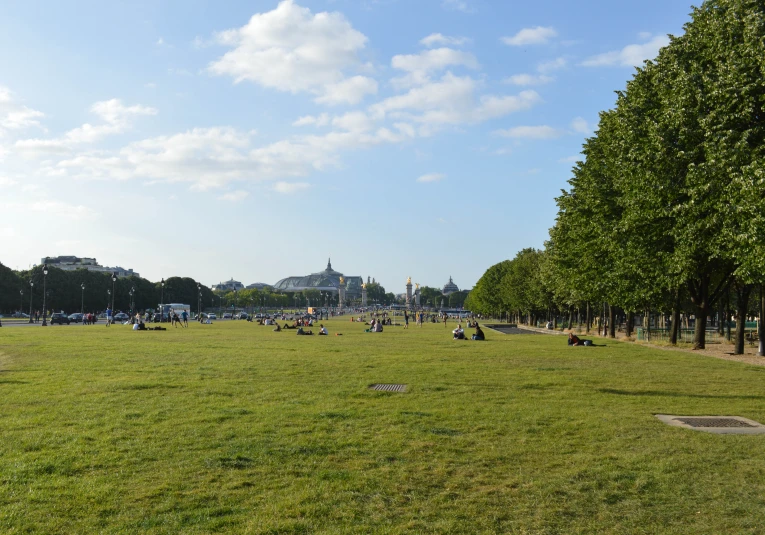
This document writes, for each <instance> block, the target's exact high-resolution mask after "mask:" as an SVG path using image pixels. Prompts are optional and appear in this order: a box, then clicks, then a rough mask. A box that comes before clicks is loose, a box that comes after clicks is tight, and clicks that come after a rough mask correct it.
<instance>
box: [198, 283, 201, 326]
mask: <svg viewBox="0 0 765 535" xmlns="http://www.w3.org/2000/svg"><path fill="white" fill-rule="evenodd" d="M197 290H199V297H198V298H197V320H199V319H200V318H201V317H202V285H201V284H199V283H197Z"/></svg>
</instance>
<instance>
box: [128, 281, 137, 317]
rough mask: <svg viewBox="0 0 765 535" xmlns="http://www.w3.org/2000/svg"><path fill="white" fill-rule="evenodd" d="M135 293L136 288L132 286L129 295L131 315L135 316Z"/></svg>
mask: <svg viewBox="0 0 765 535" xmlns="http://www.w3.org/2000/svg"><path fill="white" fill-rule="evenodd" d="M134 293H135V288H130V291H129V292H128V295H129V296H130V317H133V294H134Z"/></svg>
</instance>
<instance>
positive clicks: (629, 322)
mask: <svg viewBox="0 0 765 535" xmlns="http://www.w3.org/2000/svg"><path fill="white" fill-rule="evenodd" d="M634 322H635V313H634V312H632V311H631V310H630V311H629V312H627V324H626V325H625V326H624V332H625V333H626V334H627V338H629V337H630V336H632V324H633V323H634Z"/></svg>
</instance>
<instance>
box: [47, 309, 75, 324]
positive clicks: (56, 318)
mask: <svg viewBox="0 0 765 535" xmlns="http://www.w3.org/2000/svg"><path fill="white" fill-rule="evenodd" d="M54 323H58V324H59V325H63V324H64V323H66V324H67V325H69V324H70V323H71V321H69V316H67V315H66V314H64V313H63V312H54V313H53V314H51V315H50V324H51V325H53V324H54Z"/></svg>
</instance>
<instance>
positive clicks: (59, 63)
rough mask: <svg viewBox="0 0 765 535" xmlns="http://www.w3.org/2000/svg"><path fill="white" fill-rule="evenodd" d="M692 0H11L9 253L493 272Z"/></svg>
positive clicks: (0, 97)
mask: <svg viewBox="0 0 765 535" xmlns="http://www.w3.org/2000/svg"><path fill="white" fill-rule="evenodd" d="M689 11H690V4H689V3H688V0H621V1H619V2H613V1H612V0H582V1H579V2H571V1H569V0H537V1H535V2H526V1H523V2H522V1H520V0H409V1H405V0H283V1H281V2H277V1H276V0H269V1H264V0H249V1H227V2H212V1H203V0H183V1H180V0H178V1H164V2H162V1H155V0H151V1H140V0H133V1H130V2H103V1H100V0H98V1H95V0H94V1H86V0H81V1H73V2H48V1H36V0H29V1H27V2H5V3H3V5H2V7H0V50H3V53H2V54H0V262H2V263H4V264H5V265H7V266H10V267H12V268H16V269H26V268H28V267H29V266H30V265H32V264H34V263H38V262H39V261H40V258H41V257H43V256H53V255H63V254H71V255H78V256H88V257H96V258H97V259H98V260H99V262H100V263H102V264H105V265H110V266H112V265H120V266H123V267H127V268H133V269H135V270H136V271H138V272H140V273H141V274H142V275H143V276H145V277H147V278H149V279H152V280H158V279H159V278H161V277H168V276H171V275H182V276H190V277H194V278H196V279H198V280H201V281H202V282H203V283H206V284H213V283H216V282H218V281H219V280H221V279H223V280H225V279H228V278H229V277H234V278H235V279H237V280H240V281H242V282H244V283H245V284H249V283H252V282H266V283H273V282H275V281H276V280H278V279H279V278H281V277H284V276H288V275H303V274H306V273H309V272H312V271H318V270H321V269H323V268H324V266H325V264H326V259H327V257H328V256H331V257H332V263H333V267H334V268H335V269H337V270H339V271H343V272H345V273H346V274H348V275H361V276H367V275H371V276H373V277H375V278H376V279H377V280H378V281H380V282H382V283H383V285H384V286H385V287H386V289H388V290H389V291H394V292H401V291H403V287H404V284H405V280H406V277H407V276H411V277H412V278H413V280H414V281H417V282H420V283H421V284H427V285H431V286H441V285H443V284H444V283H445V282H446V281H447V280H448V278H449V276H450V275H451V276H453V277H454V280H455V282H456V283H457V284H458V285H459V286H460V287H467V288H469V287H471V286H472V285H473V284H475V282H476V280H477V279H478V278H479V277H480V276H481V275H482V273H483V271H484V270H485V269H486V268H487V267H489V266H490V265H491V264H494V263H496V262H498V261H501V260H504V259H507V258H512V257H513V256H514V255H515V253H516V252H517V251H518V250H519V249H522V248H524V247H542V245H543V242H544V240H545V238H546V236H547V229H548V228H549V227H550V226H551V225H552V224H553V221H554V217H555V213H556V209H555V202H554V197H555V196H556V195H558V194H559V192H560V189H561V188H564V187H566V180H567V179H568V178H569V176H570V169H571V166H572V164H573V162H574V161H576V159H577V155H578V153H579V151H580V147H581V145H582V143H583V141H584V139H585V138H586V137H587V136H588V135H590V134H591V133H592V131H593V129H594V127H595V125H596V124H597V120H598V112H599V111H600V110H603V109H607V108H609V107H611V106H612V105H613V102H614V94H613V92H614V91H615V90H619V89H623V88H624V86H625V83H626V81H627V80H628V79H629V78H630V77H631V75H632V73H633V72H634V66H635V65H639V64H641V63H642V62H643V60H645V59H649V58H653V57H655V55H656V53H657V51H658V50H659V48H660V47H661V46H663V45H665V44H666V43H667V42H668V38H667V37H666V36H667V34H679V33H681V32H682V25H683V24H684V23H685V22H686V21H687V20H688V13H689Z"/></svg>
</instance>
